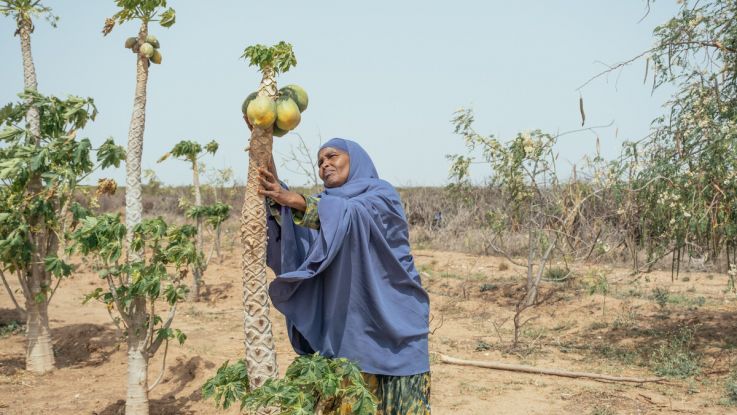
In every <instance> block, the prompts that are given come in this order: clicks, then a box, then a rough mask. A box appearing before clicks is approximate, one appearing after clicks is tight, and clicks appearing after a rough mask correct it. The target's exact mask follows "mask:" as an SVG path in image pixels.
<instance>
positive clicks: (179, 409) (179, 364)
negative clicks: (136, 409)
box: [93, 356, 215, 415]
mask: <svg viewBox="0 0 737 415" xmlns="http://www.w3.org/2000/svg"><path fill="white" fill-rule="evenodd" d="M214 367H215V364H214V363H212V362H209V361H205V360H203V359H202V358H201V357H199V356H195V357H192V358H190V359H189V360H186V359H185V358H183V357H179V358H177V361H176V363H175V364H174V366H172V367H170V368H169V369H168V370H167V374H166V375H165V376H164V379H163V380H162V383H161V384H159V385H158V386H157V387H156V388H157V389H163V390H165V391H167V392H166V393H164V396H162V397H161V398H160V399H151V400H150V401H149V405H150V413H151V415H174V414H182V415H193V414H196V413H197V412H196V411H195V410H194V409H192V408H191V406H192V403H194V402H199V401H201V400H202V394H201V392H200V386H202V385H199V384H197V385H193V384H192V381H193V380H194V379H195V378H196V377H197V376H198V374H199V373H198V372H200V371H201V370H203V369H212V368H214ZM188 388H194V391H192V392H191V393H189V394H187V395H184V396H179V395H180V394H181V393H182V392H183V391H184V390H185V389H188ZM214 408H215V407H214V404H213V410H214ZM124 413H125V401H124V400H118V401H117V402H115V403H112V404H110V405H108V406H107V407H105V408H104V409H102V410H100V411H99V412H93V414H96V415H118V414H120V415H123V414H124Z"/></svg>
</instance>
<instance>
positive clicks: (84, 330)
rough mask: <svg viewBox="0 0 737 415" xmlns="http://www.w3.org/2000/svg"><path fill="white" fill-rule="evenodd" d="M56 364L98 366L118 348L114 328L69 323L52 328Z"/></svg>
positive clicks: (61, 366)
mask: <svg viewBox="0 0 737 415" xmlns="http://www.w3.org/2000/svg"><path fill="white" fill-rule="evenodd" d="M51 337H52V339H53V342H54V354H55V356H56V366H57V367H58V368H64V367H85V366H98V365H100V364H102V363H104V362H106V361H107V360H108V359H109V358H110V355H112V354H113V353H115V352H116V351H117V350H118V349H119V348H120V342H119V341H118V339H117V336H116V333H115V329H113V328H110V327H106V326H104V325H100V324H71V325H67V326H63V327H58V328H52V329H51Z"/></svg>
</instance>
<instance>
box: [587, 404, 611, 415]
mask: <svg viewBox="0 0 737 415" xmlns="http://www.w3.org/2000/svg"><path fill="white" fill-rule="evenodd" d="M615 414H616V412H614V409H612V408H611V407H609V406H600V405H596V406H594V409H592V410H591V415H615Z"/></svg>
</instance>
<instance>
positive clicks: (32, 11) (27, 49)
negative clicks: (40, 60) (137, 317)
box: [0, 0, 58, 373]
mask: <svg viewBox="0 0 737 415" xmlns="http://www.w3.org/2000/svg"><path fill="white" fill-rule="evenodd" d="M0 14H3V15H4V16H10V17H12V18H14V19H15V21H16V31H15V34H16V35H17V36H18V37H19V38H20V47H21V55H22V61H23V86H24V88H25V89H26V90H27V91H37V90H38V81H37V79H36V66H35V64H34V63H33V54H32V53H31V33H33V29H34V25H33V18H34V17H39V16H42V17H45V18H46V19H47V20H48V21H49V22H50V23H51V25H52V26H56V22H57V20H58V18H57V17H56V16H54V15H53V13H52V12H51V9H50V8H49V7H46V6H44V5H43V4H42V3H41V1H40V0H2V1H0ZM29 102H30V101H29ZM26 111H27V112H26V122H27V123H28V125H29V131H30V133H31V139H32V140H33V141H40V137H41V122H40V118H39V112H38V109H37V108H35V107H34V106H32V105H31V106H28V107H27V110H26ZM41 187H42V185H41V179H40V177H39V176H34V177H33V179H32V180H31V182H30V183H29V191H31V192H36V193H37V192H39V191H40V190H41ZM32 225H37V224H35V223H34V224H32ZM34 229H41V228H40V227H38V226H34ZM43 232H44V230H43V229H41V231H40V232H39V233H38V234H37V238H36V239H37V240H38V242H39V243H38V244H37V246H38V247H42V246H45V243H44V241H45V240H46V239H48V238H51V236H50V235H47V234H45V233H43ZM34 252H35V255H36V256H35V261H33V263H34V264H41V263H42V262H41V260H42V259H43V256H42V255H43V254H44V252H42V251H38V250H36V251H34ZM31 272H32V274H33V275H32V277H31V281H29V282H30V283H31V285H32V287H33V289H34V290H36V291H39V290H40V289H41V283H42V282H43V281H46V280H47V279H48V275H46V273H45V271H44V269H43V267H41V266H40V265H36V266H33V267H32V269H31ZM6 286H7V285H6ZM31 311H33V312H34V314H35V315H34V319H36V318H37V317H38V318H40V319H41V320H43V319H47V317H46V316H42V315H40V314H38V313H35V311H36V310H35V307H33V310H31ZM41 320H34V327H37V326H39V325H40V327H43V326H44V323H43V322H42V321H41ZM36 323H38V324H36ZM29 327H30V326H29ZM45 327H46V328H47V329H48V322H47V323H45ZM46 334H48V333H46ZM33 336H36V333H34V334H33ZM42 336H46V335H45V334H42ZM50 352H51V343H50V341H48V342H43V343H34V351H33V352H32V356H38V357H33V358H32V359H26V367H27V369H28V370H31V371H33V372H36V373H44V372H47V371H50V370H51V369H53V367H54V357H53V354H51V355H50ZM27 357H28V356H27Z"/></svg>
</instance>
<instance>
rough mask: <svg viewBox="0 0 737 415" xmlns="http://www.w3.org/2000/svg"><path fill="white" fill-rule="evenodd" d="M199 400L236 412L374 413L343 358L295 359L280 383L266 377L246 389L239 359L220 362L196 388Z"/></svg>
mask: <svg viewBox="0 0 737 415" xmlns="http://www.w3.org/2000/svg"><path fill="white" fill-rule="evenodd" d="M202 396H203V397H204V398H212V399H214V400H215V403H216V405H217V406H218V407H221V408H223V409H226V408H229V407H230V406H231V405H232V404H234V403H235V402H240V403H241V409H244V408H248V409H249V410H258V409H260V408H265V407H275V408H278V409H279V411H280V412H279V413H280V414H284V415H308V414H315V413H323V412H324V413H331V411H334V410H335V409H337V408H343V409H344V410H345V409H347V410H348V411H350V413H352V414H358V415H369V414H375V413H376V402H377V401H376V397H375V396H374V395H373V394H371V392H370V391H369V390H368V388H367V386H366V383H365V382H364V379H363V375H362V374H361V371H360V370H359V368H358V366H356V365H355V364H353V363H352V362H350V361H349V360H347V359H342V358H340V359H328V358H326V357H323V356H320V355H319V354H317V353H316V354H313V355H308V356H299V357H297V358H296V359H295V360H294V362H292V364H291V365H290V366H289V367H288V368H287V373H286V375H285V376H284V378H282V379H268V380H266V382H265V383H264V384H263V385H262V386H260V387H258V388H256V389H254V390H250V388H249V382H248V374H247V372H246V369H245V363H244V361H243V360H239V361H238V362H236V363H234V364H232V365H228V362H225V364H223V366H221V367H220V369H218V371H217V373H216V374H215V376H214V377H212V378H210V379H208V380H207V382H206V383H205V384H204V385H203V387H202Z"/></svg>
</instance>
